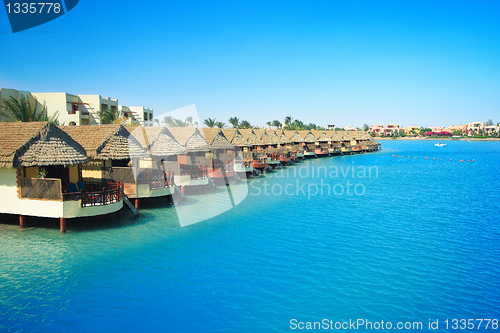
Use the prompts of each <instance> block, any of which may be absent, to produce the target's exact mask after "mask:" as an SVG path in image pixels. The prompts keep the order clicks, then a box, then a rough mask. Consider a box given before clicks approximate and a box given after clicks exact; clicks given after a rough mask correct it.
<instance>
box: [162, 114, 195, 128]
mask: <svg viewBox="0 0 500 333" xmlns="http://www.w3.org/2000/svg"><path fill="white" fill-rule="evenodd" d="M162 122H163V123H165V124H167V127H192V126H198V123H197V122H196V121H195V122H193V117H191V116H189V117H186V120H181V119H177V118H174V117H172V116H166V117H165V118H163V121H162Z"/></svg>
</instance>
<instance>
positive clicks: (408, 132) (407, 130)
mask: <svg viewBox="0 0 500 333" xmlns="http://www.w3.org/2000/svg"><path fill="white" fill-rule="evenodd" d="M404 131H405V134H406V135H411V134H412V132H415V133H418V132H419V131H420V127H418V126H407V127H405V129H404Z"/></svg>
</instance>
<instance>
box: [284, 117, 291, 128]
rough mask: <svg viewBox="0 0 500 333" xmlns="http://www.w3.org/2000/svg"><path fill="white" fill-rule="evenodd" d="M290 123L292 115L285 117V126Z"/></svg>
mask: <svg viewBox="0 0 500 333" xmlns="http://www.w3.org/2000/svg"><path fill="white" fill-rule="evenodd" d="M291 123H292V116H286V117H285V126H289V125H290V124H291Z"/></svg>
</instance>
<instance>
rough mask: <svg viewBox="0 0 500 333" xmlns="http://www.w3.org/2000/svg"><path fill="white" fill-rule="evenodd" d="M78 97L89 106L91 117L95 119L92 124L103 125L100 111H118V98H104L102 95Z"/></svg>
mask: <svg viewBox="0 0 500 333" xmlns="http://www.w3.org/2000/svg"><path fill="white" fill-rule="evenodd" d="M78 97H80V99H81V100H82V102H83V103H85V104H86V105H87V106H88V110H89V113H90V116H91V119H93V121H91V122H90V125H96V124H97V125H101V119H100V118H99V116H98V113H99V112H101V111H106V110H111V111H118V99H111V98H109V97H106V98H103V97H102V96H101V95H78ZM94 121H95V122H94Z"/></svg>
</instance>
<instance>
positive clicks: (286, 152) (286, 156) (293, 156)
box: [275, 129, 298, 164]
mask: <svg viewBox="0 0 500 333" xmlns="http://www.w3.org/2000/svg"><path fill="white" fill-rule="evenodd" d="M275 133H276V135H277V136H278V138H279V140H280V145H281V147H283V161H282V164H283V162H285V163H288V164H292V163H294V162H298V158H297V153H296V152H295V151H293V147H292V145H293V144H292V141H290V139H288V138H287V136H286V135H285V132H283V130H281V129H279V130H275Z"/></svg>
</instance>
